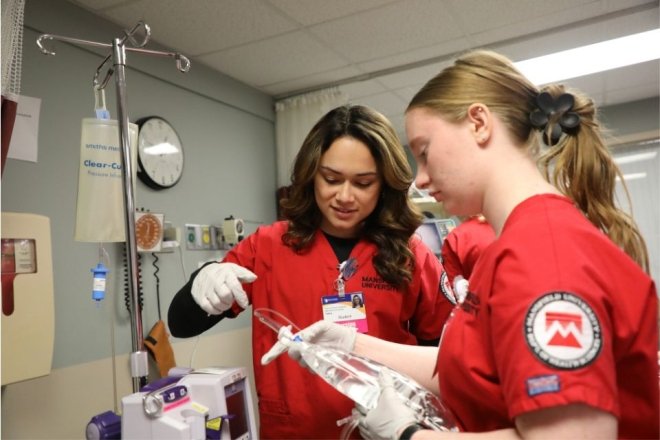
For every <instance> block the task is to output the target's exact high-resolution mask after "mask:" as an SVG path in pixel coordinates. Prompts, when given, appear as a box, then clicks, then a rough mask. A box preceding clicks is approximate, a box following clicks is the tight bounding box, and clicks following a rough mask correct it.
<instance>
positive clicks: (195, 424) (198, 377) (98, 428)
mask: <svg viewBox="0 0 660 440" xmlns="http://www.w3.org/2000/svg"><path fill="white" fill-rule="evenodd" d="M121 406H122V416H121V421H120V422H119V420H118V419H119V417H118V416H117V415H114V413H111V414H108V413H104V414H101V415H99V416H96V417H94V418H92V421H91V422H90V423H89V424H88V425H87V439H88V440H90V439H109V438H119V437H116V436H114V435H115V434H113V433H110V432H107V431H109V430H114V431H115V432H117V433H119V430H120V431H121V439H123V440H134V439H135V440H137V439H140V440H143V439H152V440H156V439H178V440H207V439H214V440H215V439H217V440H251V439H256V438H258V433H257V429H256V424H255V417H254V407H253V403H252V394H251V392H250V384H249V381H248V380H247V376H246V373H245V369H244V368H240V367H238V368H203V369H197V370H191V371H190V372H189V373H188V374H184V375H179V376H177V375H174V376H168V377H165V378H162V379H159V380H157V381H154V382H152V383H151V384H149V385H147V386H146V387H144V388H142V390H140V391H139V392H137V393H134V394H130V395H128V396H126V397H124V398H122V400H121ZM108 415H113V416H114V417H116V418H117V422H116V423H114V427H112V428H111V425H113V423H112V422H109V421H108V418H107V416H108ZM118 423H120V424H121V428H119V427H118V426H116V425H117V424H118Z"/></svg>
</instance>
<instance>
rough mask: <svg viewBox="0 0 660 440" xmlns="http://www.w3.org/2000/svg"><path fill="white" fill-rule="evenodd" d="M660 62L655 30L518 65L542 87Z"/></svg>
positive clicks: (659, 43)
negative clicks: (594, 74)
mask: <svg viewBox="0 0 660 440" xmlns="http://www.w3.org/2000/svg"><path fill="white" fill-rule="evenodd" d="M659 58H660V29H655V30H652V31H647V32H641V33H639V34H634V35H628V36H627V37H621V38H615V39H613V40H608V41H602V42H600V43H595V44H590V45H588V46H582V47H578V48H575V49H569V50H564V51H561V52H556V53H553V54H550V55H544V56H540V57H536V58H530V59H529V60H525V61H520V62H518V63H515V64H516V67H517V68H518V69H519V70H520V71H521V72H522V73H523V74H524V75H525V76H526V77H527V78H529V79H530V81H532V82H533V83H534V84H537V85H541V84H547V83H551V82H555V81H561V80H564V79H569V78H576V77H578V76H584V75H590V74H592V73H597V72H603V71H605V70H611V69H616V68H618V67H624V66H630V65H632V64H638V63H643V62H646V61H651V60H657V59H659Z"/></svg>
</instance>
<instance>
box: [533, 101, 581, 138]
mask: <svg viewBox="0 0 660 440" xmlns="http://www.w3.org/2000/svg"><path fill="white" fill-rule="evenodd" d="M574 104H575V98H574V97H573V95H571V94H570V93H564V94H562V95H559V97H557V99H556V100H555V99H553V98H552V95H551V94H550V93H548V92H543V93H539V94H538V95H537V96H536V108H535V109H534V110H532V112H531V113H530V114H529V121H530V123H531V124H532V127H534V128H536V129H538V130H541V131H542V132H543V141H544V142H545V143H546V144H547V145H549V146H553V145H555V144H556V143H557V142H559V138H561V135H562V133H568V132H571V131H572V130H573V129H574V128H576V127H577V126H578V125H580V115H578V114H577V113H575V112H572V111H570V110H571V109H572V108H573V105H574ZM552 118H554V119H556V120H557V121H558V122H559V123H558V124H554V125H553V126H552V130H551V131H550V139H548V135H547V131H546V129H547V127H548V123H549V122H550V119H552Z"/></svg>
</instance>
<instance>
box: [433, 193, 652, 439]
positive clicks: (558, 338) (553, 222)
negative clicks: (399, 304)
mask: <svg viewBox="0 0 660 440" xmlns="http://www.w3.org/2000/svg"><path fill="white" fill-rule="evenodd" d="M469 290H470V292H469V293H468V296H467V298H466V299H465V301H464V302H463V303H462V304H461V305H460V306H458V307H456V308H455V310H454V312H453V314H452V317H451V318H450V320H449V323H448V325H447V328H446V330H445V334H444V335H443V337H442V342H441V347H440V353H439V358H438V372H439V381H440V390H441V393H442V398H443V401H444V402H445V403H447V405H448V406H449V407H450V408H451V409H452V411H453V412H454V414H455V415H456V417H457V419H458V420H459V423H460V424H461V425H462V428H463V429H464V430H467V431H489V430H494V429H500V428H505V427H511V426H513V423H514V422H513V420H514V419H515V418H516V417H517V416H519V415H521V414H524V413H526V412H530V411H535V410H539V409H544V408H551V407H555V406H561V405H567V404H571V403H584V404H587V405H589V406H592V407H594V408H598V409H600V410H602V411H606V412H609V413H611V414H614V415H615V416H616V417H617V418H618V421H619V437H622V438H658V434H659V433H658V424H659V422H658V417H659V415H658V414H659V412H660V408H659V404H658V363H657V362H658V361H657V354H656V351H657V347H658V333H657V332H658V330H657V323H658V320H657V318H658V315H657V310H658V302H657V301H658V300H657V294H656V290H655V286H654V284H653V281H652V280H651V279H650V278H649V277H648V276H647V275H646V274H645V273H644V272H643V271H642V270H641V269H640V268H639V266H638V265H637V264H636V263H635V262H634V261H633V260H632V259H630V258H629V257H628V256H627V255H626V254H625V253H623V252H622V251H621V250H620V249H619V248H618V247H617V246H615V245H614V244H613V243H612V242H611V241H610V240H609V239H608V238H607V237H606V236H605V235H604V234H603V233H602V232H600V231H599V230H597V229H596V228H595V227H594V226H593V225H592V224H591V223H590V222H589V221H588V220H587V219H586V218H585V217H584V215H583V214H582V213H581V212H579V211H578V210H577V209H576V208H575V207H574V206H573V204H572V202H571V201H570V200H569V199H567V198H565V197H562V196H556V195H549V194H547V195H540V196H534V197H531V198H529V199H527V200H525V201H523V202H522V203H521V204H520V205H518V206H517V207H516V208H515V209H514V210H513V212H512V213H511V215H510V216H509V218H508V219H507V221H506V223H505V225H504V228H503V231H502V234H501V235H500V237H499V239H498V240H497V241H496V242H495V243H494V244H493V245H492V246H490V247H489V248H488V249H487V250H486V252H485V253H484V254H483V255H482V257H481V258H480V259H479V261H478V263H477V267H476V268H475V271H474V273H473V276H472V279H471V280H470V289H469Z"/></svg>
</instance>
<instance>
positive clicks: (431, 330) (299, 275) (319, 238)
mask: <svg viewBox="0 0 660 440" xmlns="http://www.w3.org/2000/svg"><path fill="white" fill-rule="evenodd" d="M286 228H287V226H286V223H285V222H277V223H275V224H273V225H270V226H264V227H260V228H259V229H258V230H257V231H256V232H255V233H254V234H252V235H250V236H249V237H247V238H246V239H245V240H243V241H242V242H240V243H239V244H238V245H237V246H236V247H235V248H233V249H232V250H231V251H230V252H229V253H228V254H227V256H226V258H225V259H224V261H225V262H233V263H236V264H239V265H241V266H243V267H246V268H248V269H250V270H251V271H253V272H254V273H256V274H257V276H258V278H257V280H256V281H255V282H254V283H252V284H248V285H244V288H245V291H246V292H247V294H248V297H249V298H250V301H251V303H252V310H254V309H258V308H262V307H266V308H270V309H273V310H275V311H277V312H279V313H281V314H283V315H284V316H286V317H287V318H289V319H290V320H291V321H292V322H293V323H294V324H296V325H297V326H298V327H300V328H305V327H307V326H308V325H311V324H312V323H314V322H316V321H318V320H321V319H323V314H322V309H321V298H322V297H323V296H326V295H336V294H337V292H335V291H334V290H333V283H334V281H335V280H336V279H337V276H338V274H339V272H338V269H337V266H338V264H339V261H337V257H336V256H335V253H334V251H333V250H332V248H331V246H330V244H329V243H328V241H327V239H326V238H325V236H324V235H323V234H322V233H320V232H319V233H317V234H316V237H315V238H314V241H313V243H312V245H311V247H310V249H308V250H307V251H306V252H305V253H303V254H296V253H295V252H293V250H292V249H291V248H289V247H287V246H285V245H284V244H282V235H283V234H284V232H285V231H286ZM411 249H412V251H413V253H414V255H415V259H416V266H415V271H414V274H413V280H412V283H411V284H410V287H409V288H408V290H407V291H405V292H401V291H397V290H396V289H394V288H392V287H391V286H390V285H388V284H387V283H385V282H384V281H383V280H382V278H381V277H380V276H379V275H378V274H377V273H376V270H375V268H374V266H373V264H372V257H373V256H374V254H375V252H376V246H375V245H374V244H372V243H368V242H366V241H359V242H358V243H357V244H356V245H355V247H354V248H353V250H352V252H351V255H350V256H351V257H352V258H355V259H356V260H357V271H356V272H355V274H354V275H353V276H351V277H350V278H349V279H348V280H346V282H345V283H346V285H345V291H346V294H347V295H349V294H350V293H352V292H362V294H363V299H364V307H365V309H366V313H367V325H368V333H369V334H370V335H373V336H377V337H379V338H381V339H386V340H389V341H394V342H398V343H405V344H416V343H417V340H418V339H420V340H434V339H436V340H437V339H438V338H439V337H440V333H441V332H442V327H443V325H444V322H445V320H446V318H447V316H448V315H449V312H450V311H451V307H452V306H451V304H450V303H449V301H448V300H447V299H446V298H445V296H444V295H443V294H442V293H441V290H440V278H441V274H442V271H443V269H442V265H441V264H440V262H439V261H438V259H437V257H435V255H433V253H431V251H430V250H429V249H428V248H427V247H426V246H425V245H423V244H422V243H421V241H419V240H418V239H417V238H413V241H412V245H411ZM349 298H350V296H349ZM234 311H235V312H240V311H241V309H240V308H238V307H237V306H236V307H235V308H234ZM275 341H276V334H275V333H274V332H273V330H271V329H270V328H268V327H266V326H265V325H264V324H263V323H261V322H259V321H258V320H257V319H255V318H253V322H252V348H253V364H254V370H255V381H256V388H257V393H258V398H259V416H260V438H264V439H268V438H287V439H293V438H307V439H321V438H334V439H336V438H339V437H340V433H341V430H342V428H343V427H338V426H337V424H336V421H337V420H339V419H342V418H345V417H348V416H350V415H351V410H352V408H353V407H354V404H353V402H352V401H351V400H349V399H348V398H347V397H344V396H343V395H342V394H340V393H339V392H338V391H336V390H334V389H333V388H332V387H330V385H328V384H327V383H326V382H324V381H323V379H321V378H319V377H318V376H316V375H313V374H311V373H310V372H309V371H307V370H306V369H304V368H302V367H301V366H300V365H299V364H298V363H297V362H295V361H293V360H291V359H290V358H289V357H288V356H286V355H283V356H280V357H279V358H277V359H276V360H275V361H274V362H272V363H270V364H268V365H266V366H261V363H260V361H261V357H262V356H263V354H264V353H266V352H267V351H268V350H269V349H270V348H271V347H272V346H273V344H274V343H275ZM355 432H356V433H357V430H356V431H355Z"/></svg>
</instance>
